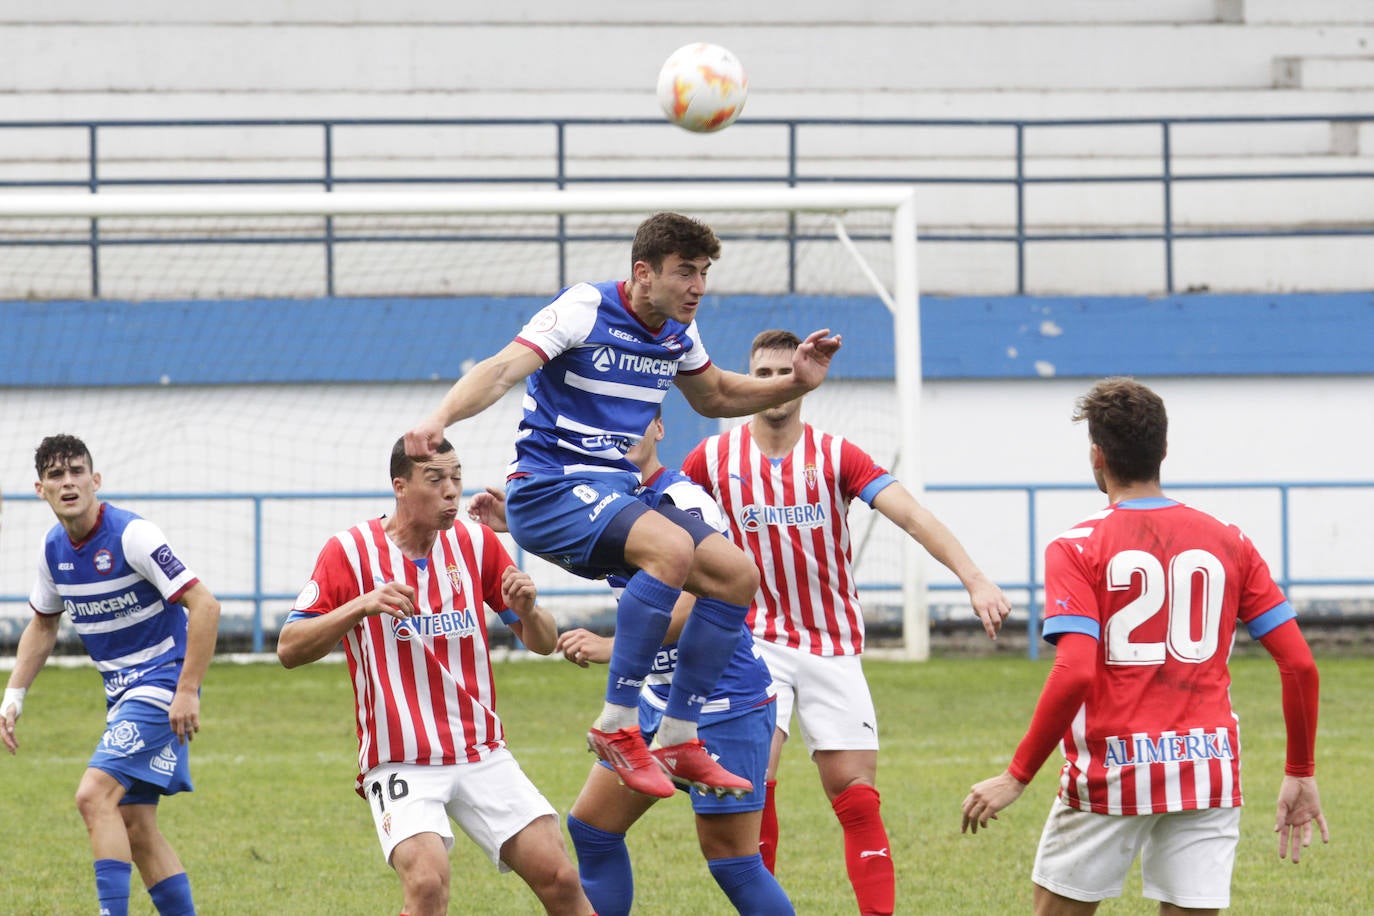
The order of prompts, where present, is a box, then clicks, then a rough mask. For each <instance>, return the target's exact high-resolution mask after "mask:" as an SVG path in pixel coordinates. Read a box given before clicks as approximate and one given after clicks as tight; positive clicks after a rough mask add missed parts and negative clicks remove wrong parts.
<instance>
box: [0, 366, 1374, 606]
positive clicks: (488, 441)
mask: <svg viewBox="0 0 1374 916" xmlns="http://www.w3.org/2000/svg"><path fill="white" fill-rule="evenodd" d="M1089 384H1090V381H1089V380H1080V379H1044V380H1031V381H1016V382H950V381H941V382H931V383H928V384H927V385H926V386H925V390H924V398H923V404H922V416H921V418H920V422H921V428H922V430H923V436H922V441H923V446H922V454H921V462H922V468H921V474H922V476H923V478H924V479H925V481H927V482H929V483H931V484H999V483H1014V484H1024V483H1075V484H1078V483H1081V484H1088V483H1090V482H1091V479H1090V476H1089V474H1088V468H1087V445H1086V441H1087V440H1086V430H1084V429H1083V428H1081V427H1076V426H1074V425H1073V424H1072V423H1070V421H1069V416H1070V413H1071V411H1072V407H1073V401H1074V399H1075V398H1076V397H1077V396H1078V395H1079V394H1081V393H1082V392H1083V391H1085V390H1086V389H1087V387H1088V386H1089ZM1152 384H1154V386H1155V387H1156V388H1157V390H1158V391H1159V392H1160V394H1161V395H1162V396H1163V397H1164V398H1165V401H1166V403H1167V404H1168V406H1169V408H1170V415H1171V434H1170V442H1171V448H1170V455H1169V458H1168V460H1167V461H1166V463H1165V478H1164V479H1165V485H1166V489H1167V487H1168V484H1169V483H1171V482H1174V483H1183V482H1188V483H1211V482H1233V481H1290V482H1293V481H1351V480H1354V481H1374V475H1371V473H1370V466H1369V462H1368V458H1367V456H1368V455H1369V454H1370V450H1371V448H1374V378H1371V377H1354V378H1326V379H1321V378H1239V379H1174V378H1170V379H1161V380H1157V381H1152ZM443 390H445V386H443V385H439V384H435V385H389V386H314V387H309V388H299V387H281V386H257V387H239V388H204V389H189V390H186V389H176V388H173V389H166V390H151V389H115V390H103V391H97V390H89V389H88V390H76V391H65V392H52V391H9V392H6V394H5V399H4V428H5V436H4V437H3V439H0V487H3V489H4V491H5V492H6V493H8V494H16V493H31V492H32V486H33V479H34V474H33V471H32V454H33V449H34V447H35V446H36V445H37V443H38V441H39V439H41V438H42V437H43V436H44V435H48V434H51V433H54V432H58V431H67V432H71V433H74V434H77V435H80V436H82V437H83V438H85V439H86V441H87V444H88V445H89V446H90V447H91V448H92V450H93V452H94V457H95V463H96V468H97V469H98V470H99V471H101V473H102V474H103V476H104V480H105V483H104V487H105V490H106V491H107V492H109V493H120V492H122V493H129V492H146V493H157V494H174V493H220V492H232V493H243V492H249V491H271V492H276V493H285V492H311V493H321V492H335V491H373V492H375V491H386V490H388V488H389V485H388V478H387V471H386V458H387V454H388V451H389V448H390V445H391V443H392V442H393V441H394V439H395V438H396V437H397V436H399V435H400V434H401V433H402V432H404V430H405V429H406V428H408V426H409V424H410V423H412V422H414V421H415V420H417V419H418V418H419V417H420V416H421V415H422V414H423V413H424V412H426V411H427V410H429V409H430V408H431V407H432V405H433V404H434V403H436V402H437V399H438V398H439V396H440V395H441V394H442V392H443ZM891 414H892V401H891V398H890V391H889V389H888V388H887V386H886V385H883V384H878V383H836V384H833V385H827V386H825V387H823V388H822V389H821V390H819V391H818V392H816V393H815V394H813V395H811V396H810V397H809V399H808V403H807V406H806V415H807V416H808V417H809V418H810V419H811V420H812V421H813V422H815V423H816V424H817V425H818V426H822V427H824V428H827V429H830V430H833V431H835V432H840V433H843V434H846V435H849V436H851V437H852V438H854V439H855V441H857V442H859V443H860V444H861V445H863V446H864V447H866V448H867V449H869V450H870V451H871V452H872V453H873V454H874V456H875V457H876V458H877V459H878V460H879V461H881V462H883V463H885V464H889V465H891V464H892V463H893V460H894V457H895V456H894V454H893V448H894V445H893V434H892V429H891ZM518 416H519V399H518V394H512V395H510V396H507V398H506V399H504V400H503V401H502V402H501V403H500V404H498V405H497V406H496V407H494V408H492V409H491V410H490V411H488V412H487V413H486V414H483V415H482V416H480V417H478V418H475V419H473V420H471V421H468V422H465V423H463V424H459V425H458V426H456V427H453V428H452V429H451V430H450V438H451V439H452V441H453V442H454V443H455V445H456V447H457V449H458V451H459V454H460V456H461V458H462V460H463V467H464V480H465V484H466V485H467V486H470V487H480V486H483V485H486V484H498V485H499V484H500V482H501V480H502V479H503V476H504V475H503V471H504V467H505V463H506V461H507V460H508V459H509V457H510V455H511V446H510V443H511V439H512V434H513V431H514V428H515V423H516V422H517V420H518ZM669 434H670V435H671V431H670V433H669ZM149 443H153V444H152V446H151V447H150V446H149ZM896 472H897V474H898V475H899V477H902V478H904V479H906V480H908V481H910V480H912V479H913V475H912V471H911V469H910V468H909V467H908V466H906V465H905V464H904V463H902V462H900V461H898V462H897V467H896ZM1178 495H1179V496H1181V497H1182V498H1184V499H1185V500H1186V501H1189V502H1192V503H1194V504H1196V505H1199V506H1201V507H1203V508H1206V509H1209V510H1212V511H1214V512H1216V513H1217V514H1219V515H1221V516H1223V517H1224V518H1227V519H1228V520H1230V521H1233V522H1235V523H1236V524H1239V525H1241V526H1242V527H1243V528H1244V529H1246V530H1247V532H1248V533H1249V534H1250V535H1251V537H1253V538H1254V539H1255V541H1256V542H1257V543H1258V544H1259V545H1260V548H1261V550H1262V551H1264V553H1265V554H1266V556H1267V557H1268V558H1269V559H1270V562H1271V563H1274V564H1277V563H1278V557H1279V546H1280V530H1279V512H1278V501H1277V496H1276V494H1274V493H1273V492H1261V493H1252V492H1249V491H1228V490H1207V491H1202V492H1198V493H1193V492H1183V491H1181V492H1179V493H1178ZM926 501H927V502H928V503H929V505H930V506H931V507H932V508H933V509H934V510H935V511H936V513H937V514H938V515H940V516H941V517H942V518H943V519H944V520H945V521H946V522H947V523H948V524H949V525H950V526H951V528H952V529H953V530H954V531H955V532H956V533H957V534H958V535H959V537H960V538H961V539H962V540H963V541H964V543H965V545H966V546H967V547H968V548H969V550H970V552H971V553H972V554H973V555H974V556H975V558H976V559H978V561H979V562H980V564H981V565H983V566H984V567H985V569H986V570H987V571H988V572H989V574H991V575H993V576H994V577H996V578H998V579H999V580H1002V581H1024V580H1025V578H1026V576H1027V563H1028V557H1029V552H1030V545H1029V543H1028V541H1027V537H1026V533H1027V516H1026V498H1025V496H1024V495H1023V494H1021V493H1017V492H1013V493H983V494H954V493H939V492H932V493H929V494H927V497H926ZM1101 503H1102V498H1101V496H1100V494H1097V493H1096V492H1095V491H1091V490H1085V491H1074V492H1068V493H1051V494H1046V495H1044V496H1043V497H1042V498H1041V499H1040V501H1039V503H1038V504H1037V512H1038V516H1039V517H1038V522H1037V525H1036V536H1037V541H1038V543H1039V544H1043V543H1044V541H1045V540H1046V539H1048V538H1050V537H1053V536H1054V535H1055V534H1057V533H1058V532H1059V531H1061V530H1063V529H1064V528H1066V527H1068V526H1069V525H1071V524H1072V523H1073V522H1074V521H1076V520H1077V519H1079V518H1081V517H1082V516H1084V515H1086V514H1088V513H1089V512H1092V511H1095V510H1096V509H1097V508H1098V507H1100V505H1101ZM389 504H390V500H389V498H386V497H381V498H369V499H363V500H327V501H323V502H317V501H297V502H286V503H281V502H270V503H267V504H266V505H265V507H264V522H265V528H266V532H267V538H266V540H267V542H268V543H267V554H266V564H265V568H264V580H263V585H264V588H265V589H266V590H267V591H269V592H273V591H275V592H282V593H287V592H290V593H294V591H295V590H296V589H297V588H298V587H299V585H300V583H301V582H303V581H304V579H305V578H307V577H308V575H309V572H310V568H311V566H312V564H313V561H314V557H315V554H316V553H317V551H318V550H319V548H320V546H321V545H322V544H323V541H324V539H325V538H327V537H328V536H329V535H330V534H332V533H333V532H335V531H337V530H340V529H342V528H344V527H346V526H348V525H350V524H353V523H355V522H357V521H359V520H361V519H362V518H365V517H367V516H369V515H373V514H380V513H382V512H385V511H386V510H387V508H388V506H389ZM131 505H132V506H133V507H134V508H136V509H137V510H139V511H141V512H144V513H145V514H147V515H148V516H149V517H151V518H153V519H154V520H156V521H158V522H159V523H160V524H161V525H162V526H163V527H164V529H165V530H166V531H167V532H168V534H169V536H170V537H171V539H172V540H173V542H174V543H175V544H177V545H179V546H180V549H182V551H183V552H184V553H185V554H186V559H187V561H188V563H189V564H190V565H191V566H192V567H193V568H194V569H196V570H197V571H198V572H199V573H200V574H201V575H202V576H203V577H204V578H205V579H206V581H207V582H208V583H209V584H210V585H211V587H212V588H215V589H217V590H218V591H220V592H221V593H225V594H228V593H234V592H247V591H249V590H251V589H252V587H253V584H254V583H253V573H252V546H253V544H252V520H253V517H252V509H251V506H250V505H249V504H247V503H235V504H232V505H231V504H225V503H219V502H209V501H195V500H186V501H156V502H154V501H145V502H137V503H133V504H131ZM854 512H855V514H856V515H855V517H856V524H855V531H856V532H857V534H856V537H857V538H858V539H860V540H863V538H864V536H865V535H864V534H863V532H865V531H867V529H868V520H867V519H866V518H865V516H866V515H867V510H866V509H865V508H864V507H862V506H859V507H856V508H855V510H854ZM1371 517H1374V489H1364V490H1341V491H1334V492H1328V491H1310V492H1296V493H1295V494H1294V496H1293V504H1292V521H1293V530H1292V532H1291V536H1290V540H1291V542H1292V545H1293V549H1294V553H1293V566H1292V569H1291V572H1292V574H1293V575H1294V576H1297V577H1323V578H1336V577H1350V576H1367V575H1368V574H1369V572H1368V570H1369V567H1368V557H1369V556H1370V555H1371V553H1374V530H1371V527H1370V525H1369V524H1368V519H1369V518H1371ZM51 523H52V517H51V514H50V512H49V511H48V509H47V507H46V506H45V505H43V504H42V503H36V502H17V501H14V500H9V501H7V502H6V504H5V511H4V530H3V533H0V594H10V595H22V594H27V590H28V588H29V585H30V584H31V579H32V575H33V569H34V562H35V560H36V551H37V546H38V544H39V541H40V538H41V535H42V532H43V531H44V530H46V528H47V527H49V526H50V525H51ZM896 551H897V536H896V534H895V529H893V528H892V526H890V525H888V524H886V523H885V522H884V523H882V524H879V525H875V526H874V527H873V533H872V537H871V539H870V540H869V542H868V544H867V546H866V547H865V549H864V559H863V560H862V561H861V574H862V575H863V577H864V578H865V579H866V581H870V582H873V581H890V579H891V576H892V573H891V570H892V569H894V568H896V565H895V564H896V563H897V562H898V561H897V559H896V557H897V553H896ZM531 568H532V569H533V571H534V572H535V574H536V578H537V580H538V581H539V584H540V586H541V587H542V588H546V589H548V588H555V587H570V586H577V585H580V583H579V582H578V581H576V580H573V579H571V578H570V577H566V576H561V575H559V574H557V573H556V572H555V571H554V570H553V568H552V567H550V566H548V565H547V564H544V563H542V562H539V561H532V564H531ZM1276 572H1277V569H1276ZM928 574H929V576H930V579H931V581H932V582H945V583H950V582H952V579H951V577H950V576H949V575H948V574H947V573H945V572H944V571H943V570H942V569H940V568H939V567H938V566H936V565H935V564H933V563H930V564H928ZM1337 591H1341V592H1342V593H1346V594H1349V593H1351V592H1352V590H1351V589H1344V590H1337ZM1306 594H1316V592H1315V591H1313V590H1307V592H1306ZM940 600H943V599H940V598H937V601H940ZM554 603H557V602H554ZM282 609H284V605H282V606H278V607H276V608H275V610H277V611H280V610H282ZM269 610H272V609H269ZM24 612H25V611H24V607H23V605H22V604H17V605H9V606H6V607H0V613H10V614H16V613H17V614H22V613H24ZM230 612H231V613H246V612H247V608H246V607H244V606H234V607H231V608H230Z"/></svg>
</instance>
